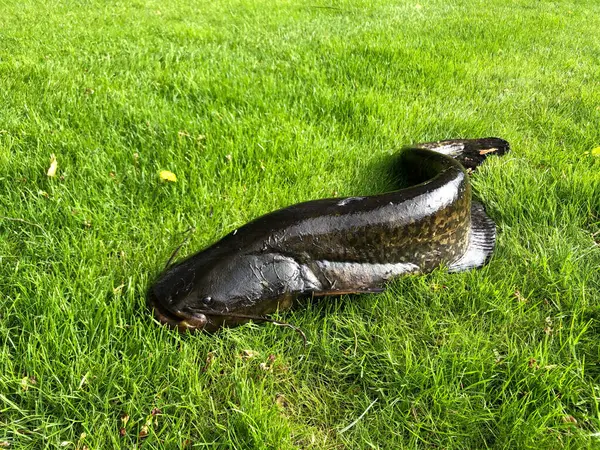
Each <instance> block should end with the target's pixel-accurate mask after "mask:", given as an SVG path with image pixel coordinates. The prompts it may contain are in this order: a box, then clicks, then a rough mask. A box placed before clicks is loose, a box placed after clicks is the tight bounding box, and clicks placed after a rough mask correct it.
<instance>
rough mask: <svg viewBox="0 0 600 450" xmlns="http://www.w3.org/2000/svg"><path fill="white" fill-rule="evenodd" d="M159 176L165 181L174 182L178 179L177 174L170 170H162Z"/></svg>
mask: <svg viewBox="0 0 600 450" xmlns="http://www.w3.org/2000/svg"><path fill="white" fill-rule="evenodd" d="M158 176H159V177H160V179H161V180H164V181H171V182H173V183H174V182H175V181H177V176H176V175H175V174H174V173H173V172H171V171H169V170H161V171H160V173H159V174H158Z"/></svg>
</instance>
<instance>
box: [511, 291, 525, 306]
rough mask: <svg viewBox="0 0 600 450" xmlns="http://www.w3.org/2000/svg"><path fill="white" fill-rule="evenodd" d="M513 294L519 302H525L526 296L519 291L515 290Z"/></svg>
mask: <svg viewBox="0 0 600 450" xmlns="http://www.w3.org/2000/svg"><path fill="white" fill-rule="evenodd" d="M514 296H515V298H516V299H517V301H518V302H519V303H527V298H525V296H524V295H523V294H521V292H519V291H515V293H514Z"/></svg>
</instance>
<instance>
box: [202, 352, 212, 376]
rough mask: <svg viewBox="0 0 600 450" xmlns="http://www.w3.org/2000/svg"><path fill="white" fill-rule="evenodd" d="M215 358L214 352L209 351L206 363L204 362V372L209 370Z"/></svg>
mask: <svg viewBox="0 0 600 450" xmlns="http://www.w3.org/2000/svg"><path fill="white" fill-rule="evenodd" d="M214 359H215V354H214V353H213V352H208V354H207V355H206V364H204V367H203V368H202V372H206V371H208V369H209V368H210V366H211V365H212V362H213V361H214Z"/></svg>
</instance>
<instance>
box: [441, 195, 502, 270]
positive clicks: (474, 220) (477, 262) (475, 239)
mask: <svg viewBox="0 0 600 450" xmlns="http://www.w3.org/2000/svg"><path fill="white" fill-rule="evenodd" d="M495 243H496V224H494V221H493V220H492V219H490V218H489V216H488V215H487V214H486V212H485V209H484V208H483V205H482V204H481V203H479V202H477V201H474V200H473V201H472V202H471V230H470V233H469V246H468V247H467V251H466V252H465V253H464V255H463V256H462V257H461V258H460V259H459V260H457V261H455V262H454V263H452V264H450V266H449V267H448V271H449V272H462V271H463V270H469V269H477V268H480V267H482V266H483V265H485V264H486V263H487V262H488V261H489V259H490V257H491V256H492V252H493V251H494V245H495Z"/></svg>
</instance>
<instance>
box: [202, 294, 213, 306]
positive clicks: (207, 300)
mask: <svg viewBox="0 0 600 450" xmlns="http://www.w3.org/2000/svg"><path fill="white" fill-rule="evenodd" d="M201 301H202V303H204V304H205V305H210V304H211V303H212V301H213V299H212V297H211V296H206V297H203V298H202V300H201Z"/></svg>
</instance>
